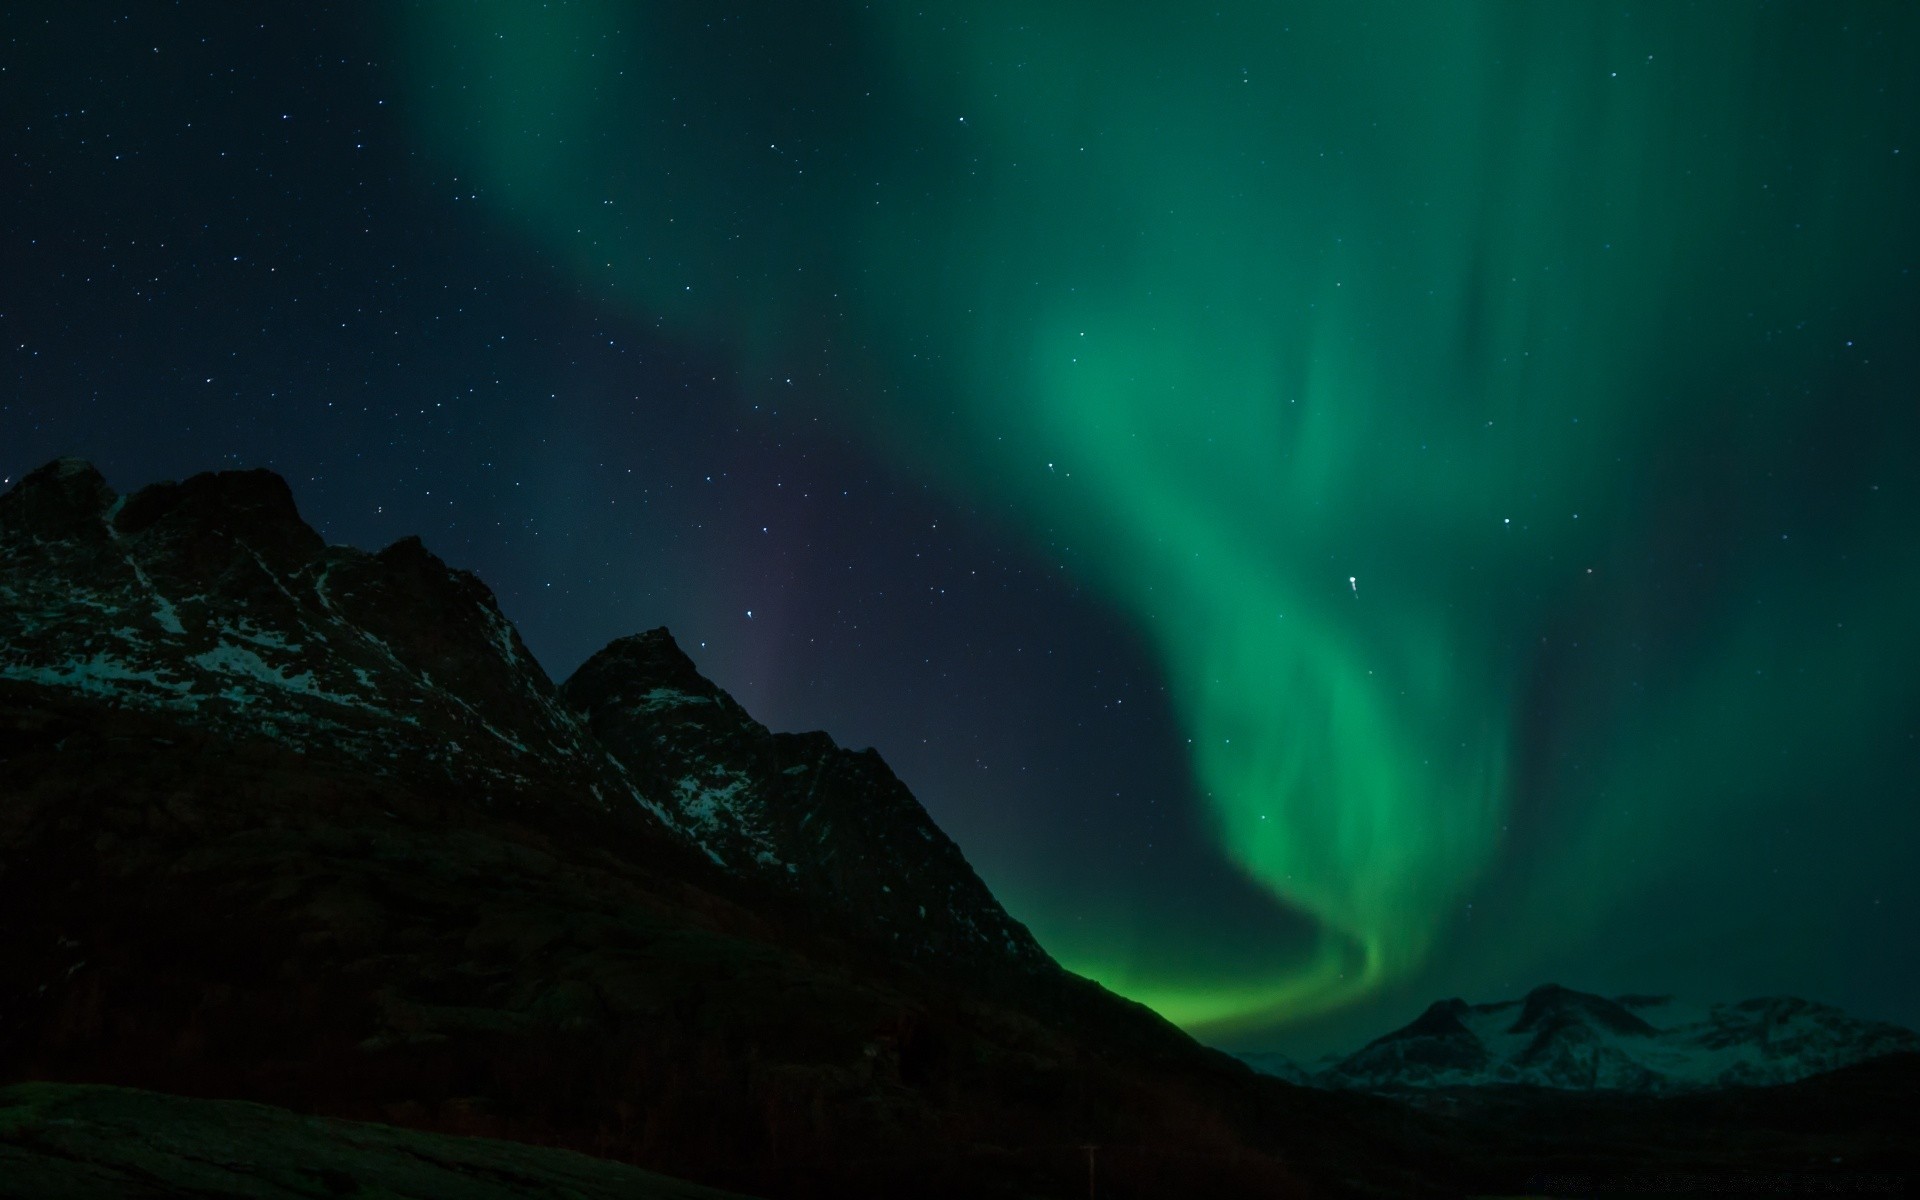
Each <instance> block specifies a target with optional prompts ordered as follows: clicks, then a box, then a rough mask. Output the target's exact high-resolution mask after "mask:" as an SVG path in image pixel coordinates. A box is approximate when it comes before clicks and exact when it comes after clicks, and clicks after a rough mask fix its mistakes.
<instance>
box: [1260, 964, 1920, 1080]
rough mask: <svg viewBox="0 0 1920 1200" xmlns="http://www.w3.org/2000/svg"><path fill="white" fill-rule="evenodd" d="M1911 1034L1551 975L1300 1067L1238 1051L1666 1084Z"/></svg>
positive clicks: (1766, 1069) (1854, 1058)
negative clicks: (1609, 991)
mask: <svg viewBox="0 0 1920 1200" xmlns="http://www.w3.org/2000/svg"><path fill="white" fill-rule="evenodd" d="M1914 1052H1920V1035H1916V1034H1915V1033H1914V1032H1913V1031H1912V1030H1908V1029H1903V1028H1901V1027H1900V1026H1897V1025H1890V1024H1887V1023H1885V1022H1881V1021H1863V1020H1858V1019H1856V1018H1854V1017H1850V1016H1848V1015H1847V1014H1846V1013H1844V1012H1842V1011H1840V1010H1839V1009H1837V1008H1833V1007H1831V1006H1828V1005H1824V1004H1814V1003H1810V1002H1808V1001H1805V1000H1796V999H1793V998H1792V997H1769V998H1765V999H1757V1000H1745V1001H1741V1002H1739V1003H1731V1004H1712V1005H1706V1006H1698V1005H1689V1004H1685V1003H1681V1002H1679V1001H1676V1000H1675V999H1673V998H1672V997H1670V996H1616V997H1612V998H1608V997H1605V996H1596V995H1592V994H1589V993H1587V992H1578V991H1574V990H1572V989H1571V988H1564V987H1559V986H1555V985H1552V984H1549V985H1546V986H1544V987H1538V988H1535V989H1534V990H1533V991H1531V992H1528V993H1527V995H1526V996H1525V997H1524V998H1523V999H1519V1000H1504V1001H1499V1002H1496V1003H1492V1004H1468V1003H1467V1002H1466V1001H1464V1000H1457V999H1456V1000H1442V1001H1439V1002H1438V1003H1436V1004H1434V1005H1432V1006H1431V1007H1429V1008H1428V1009H1427V1010H1426V1011H1425V1012H1424V1013H1422V1014H1420V1016H1419V1017H1418V1018H1416V1019H1415V1020H1414V1021H1413V1022H1412V1023H1411V1024H1409V1025H1407V1026H1405V1027H1404V1028H1401V1029H1396V1030H1394V1031H1393V1032H1392V1033H1389V1034H1386V1035H1385V1036H1383V1037H1379V1038H1375V1039H1374V1040H1373V1041H1371V1042H1369V1043H1368V1044H1367V1045H1366V1046H1364V1047H1362V1048H1361V1049H1360V1050H1358V1051H1356V1052H1354V1053H1352V1054H1347V1055H1336V1056H1330V1057H1328V1058H1326V1059H1323V1060H1321V1061H1320V1062H1319V1063H1317V1064H1314V1065H1313V1066H1304V1065H1302V1064H1300V1063H1297V1062H1294V1061H1292V1060H1291V1059H1288V1058H1286V1057H1285V1056H1284V1055H1278V1054H1258V1053H1250V1054H1244V1055H1242V1056H1241V1057H1242V1058H1243V1059H1245V1060H1246V1061H1247V1062H1248V1063H1249V1064H1250V1065H1252V1066H1253V1067H1255V1068H1256V1069H1257V1070H1261V1071H1265V1072H1267V1073H1269V1074H1272V1075H1276V1076H1278V1077H1280V1078H1282V1079H1286V1080H1288V1081H1290V1082H1293V1083H1299V1084H1305V1085H1309V1086H1314V1087H1325V1088H1345V1089H1352V1090H1356V1091H1365V1092H1374V1093H1379V1094H1387V1095H1393V1094H1404V1093H1419V1092H1428V1091H1437V1090H1445V1089H1456V1088H1481V1087H1491V1086H1503V1085H1517V1086H1526V1087H1538V1088H1553V1089H1557V1090H1564V1091H1615V1092H1631V1093H1643V1094H1652V1093H1670V1092H1684V1091H1697V1090H1701V1089H1707V1088H1724V1087H1755V1086H1767V1085H1772V1084H1782V1083H1791V1082H1793V1081H1795V1080H1799V1079H1805V1078H1807V1077H1808V1076H1812V1075H1818V1074H1820V1073H1822V1072H1825V1071H1833V1070H1838V1069H1839V1068H1841V1067H1847V1066H1851V1065H1853V1064H1855V1063H1859V1062H1864V1061H1866V1060H1869V1059H1873V1058H1877V1057H1879V1056H1882V1055H1888V1054H1903V1053H1914Z"/></svg>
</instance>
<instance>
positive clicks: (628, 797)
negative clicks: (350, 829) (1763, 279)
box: [0, 459, 1050, 966]
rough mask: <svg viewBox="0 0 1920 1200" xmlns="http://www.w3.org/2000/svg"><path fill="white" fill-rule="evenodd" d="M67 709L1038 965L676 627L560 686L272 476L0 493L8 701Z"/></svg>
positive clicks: (81, 482)
mask: <svg viewBox="0 0 1920 1200" xmlns="http://www.w3.org/2000/svg"><path fill="white" fill-rule="evenodd" d="M7 682H11V683H12V684H15V685H27V686H39V687H47V688H54V689H59V690H61V691H65V692H70V693H79V694H82V695H84V696H87V697H90V698H93V699H95V700H98V701H101V702H104V703H106V704H108V705H111V706H116V707H128V708H134V709H140V710H145V711H149V712H156V713H164V714H167V715H169V716H171V717H173V718H175V719H178V720H180V721H182V722H185V723H187V724H189V725H191V726H192V727H194V728H196V729H200V730H209V731H213V732H216V733H219V734H222V735H226V736H231V737H236V738H267V739H270V740H272V741H274V742H276V743H279V744H281V745H285V746H291V747H293V748H295V749H298V750H299V751H300V752H301V753H302V754H304V755H307V756H309V757H310V758H312V759H314V760H315V761H317V762H332V763H336V764H339V765H341V766H343V767H347V768H350V769H352V770H355V771H360V770H369V769H370V770H371V771H373V772H374V773H375V774H377V775H379V776H383V777H387V778H392V779H396V780H400V781H414V782H430V783H432V784H434V785H435V786H436V787H438V788H445V787H446V786H447V785H449V784H451V785H453V787H454V789H455V790H456V792H457V793H459V794H462V795H467V796H471V797H472V798H474V799H476V800H480V801H489V802H490V801H502V800H512V801H516V802H530V803H535V804H540V805H546V806H553V807H564V806H569V805H572V806H578V807H581V808H585V809H590V810H598V811H601V812H615V813H619V812H627V813H631V814H633V815H634V817H635V819H638V820H641V821H652V822H654V823H656V824H657V825H658V826H660V827H662V829H663V830H664V832H665V834H666V836H668V837H669V838H672V839H675V840H677V841H679V842H681V843H682V844H684V845H685V846H687V847H689V848H690V849H692V850H693V851H694V852H695V853H697V854H699V855H701V856H704V857H705V858H707V859H709V860H711V861H712V862H713V863H715V864H717V865H718V866H719V868H720V869H721V870H723V871H724V872H726V873H728V874H731V875H734V876H737V877H741V878H744V879H751V880H753V881H755V882H756V883H757V884H769V885H771V886H773V887H776V888H778V889H782V890H784V891H787V892H789V893H791V894H794V895H796V896H799V897H803V898H804V899H805V901H806V902H807V903H809V904H813V905H816V906H819V907H820V908H821V909H822V911H823V912H825V913H828V914H830V917H831V919H830V920H829V921H828V924H829V925H832V926H834V927H837V928H840V929H845V930H846V931H848V932H853V933H856V934H857V935H859V936H861V937H863V938H865V939H866V940H869V941H873V942H877V943H878V944H879V945H880V946H882V947H884V948H886V949H887V950H889V951H892V952H897V953H899V954H902V955H905V956H908V957H914V958H951V957H953V956H955V955H959V956H962V957H964V958H967V959H972V960H978V959H979V958H981V957H982V956H986V957H989V958H991V959H994V960H996V961H1001V962H1011V963H1014V964H1018V965H1022V966H1038V965H1042V964H1048V963H1050V960H1049V959H1048V958H1047V957H1046V955H1045V953H1044V951H1042V950H1041V949H1040V947H1039V945H1038V944H1037V943H1036V942H1035V941H1034V940H1033V938H1032V936H1031V935H1030V934H1029V933H1028V932H1027V930H1026V928H1025V927H1024V926H1022V925H1021V924H1020V923H1019V922H1017V921H1015V920H1013V919H1012V918H1011V917H1009V916H1008V915H1007V913H1006V911H1005V910H1004V909H1002V908H1001V907H1000V905H999V903H998V902H997V901H995V900H994V899H993V897H992V895H991V894H990V893H989V892H988V891H987V889H986V887H985V886H984V885H983V884H982V883H981V882H980V880H979V878H978V877H977V876H976V875H975V874H974V873H973V870H972V869H971V868H970V867H969V866H968V865H967V863H966V860H965V859H964V858H963V857H962V856H961V853H960V851H959V849H958V848H957V847H956V846H954V844H953V843H952V842H951V841H950V840H949V839H948V838H947V837H946V835H945V834H943V833H941V832H940V830H939V829H938V827H936V826H935V825H934V824H933V822H932V821H931V820H930V819H929V818H928V817H927V815H926V812H925V811H924V810H923V809H922V808H921V807H920V805H919V803H918V802H917V801H915V800H914V798H913V796H912V794H911V793H910V792H908V790H907V789H906V787H905V785H903V784H902V783H901V782H900V781H899V780H898V779H897V778H895V777H894V775H893V773H892V772H891V771H889V770H888V769H887V766H886V764H885V763H884V762H882V761H881V759H880V757H879V755H878V754H876V753H874V752H872V751H866V752H863V753H853V752H850V751H846V750H842V749H840V748H839V747H837V746H835V745H834V744H833V742H832V740H831V739H829V738H828V737H827V736H826V735H825V734H820V733H814V734H805V735H799V736H793V735H774V734H770V733H768V731H767V730H766V729H765V728H764V727H763V726H761V725H759V724H758V723H756V722H755V721H753V720H752V718H750V717H748V716H747V714H746V713H745V712H744V711H743V710H742V709H741V708H740V706H739V705H738V704H736V703H734V701H733V699H732V698H731V697H729V696H728V695H726V693H724V692H722V691H721V690H720V689H719V688H718V687H716V686H715V685H714V684H712V683H711V682H709V681H708V680H706V679H704V678H702V677H701V676H700V675H699V673H698V672H697V671H696V670H695V669H694V667H693V664H692V663H691V662H690V661H688V660H687V658H686V656H685V655H684V654H682V653H681V652H680V650H679V648H678V647H677V646H675V645H674V644H673V641H672V639H671V637H669V636H668V635H667V633H666V631H665V630H656V631H654V632H652V633H648V634H643V635H640V636H638V637H632V638H625V639H622V640H620V641H617V642H615V643H614V644H613V645H611V646H609V647H607V649H605V650H604V651H602V652H601V653H600V654H598V655H596V656H595V657H594V658H593V659H592V660H591V661H589V662H588V663H587V664H586V665H585V666H583V667H582V668H581V669H580V671H579V672H578V673H577V674H576V675H575V676H574V678H573V680H571V681H570V682H569V684H568V685H567V688H566V689H565V691H564V693H563V691H562V690H561V689H559V688H556V687H555V686H554V684H553V683H552V682H551V681H550V680H549V679H548V678H547V676H546V673H545V672H544V671H542V670H541V668H540V665H539V664H538V663H537V662H535V661H534V659H533V657H532V656H531V655H530V654H528V653H527V650H526V647H525V646H524V645H523V644H522V642H521V640H520V637H519V634H518V633H517V632H516V631H515V630H514V628H513V626H512V624H511V623H510V622H509V621H508V620H507V619H506V618H505V616H503V615H502V614H501V612H500V610H499V607H498V606H497V605H496V603H495V602H494V598H493V594H492V593H491V592H490V591H489V590H488V589H487V587H486V585H485V584H483V583H481V582H480V580H479V579H477V578H476V577H474V576H473V575H471V574H468V573H467V572H464V571H458V570H454V569H452V568H450V567H448V566H447V565H446V564H445V563H443V562H441V561H440V560H439V559H438V558H435V557H434V556H433V555H432V554H431V553H429V552H428V551H427V550H426V548H425V547H424V546H422V545H421V543H420V541H419V540H418V539H417V538H407V539H404V540H402V541H399V542H396V543H394V544H393V545H392V546H389V547H387V548H386V549H385V550H382V551H380V552H379V553H377V554H369V553H366V552H364V551H361V550H356V549H352V548H348V547H341V546H328V545H326V544H325V543H324V542H323V540H322V539H321V537H320V536H319V535H318V534H317V533H315V532H314V530H313V529H312V528H311V527H309V526H308V525H307V524H306V523H305V522H304V521H302V520H301V518H300V516H299V513H298V512H297V511H296V509H295V507H294V501H293V497H292V494H291V492H290V491H289V490H288V488H287V485H286V483H285V482H284V481H282V480H281V479H280V478H279V477H278V476H276V475H274V474H272V473H270V472H266V471H234V472H219V473H213V474H205V475H198V476H195V477H194V478H192V479H189V480H187V481H185V482H184V483H161V484H155V485H153V486H151V487H147V488H144V489H142V490H140V491H139V492H137V493H135V494H133V495H131V496H117V495H115V494H114V493H113V491H112V490H111V489H110V488H108V486H107V484H106V482H105V480H104V479H102V478H101V476H100V474H99V473H98V472H97V471H95V470H94V469H93V467H92V466H90V465H89V464H87V463H85V462H82V461H79V460H76V459H63V460H61V461H59V462H56V463H52V464H49V465H48V466H46V467H43V468H41V469H40V470H38V471H35V472H33V473H32V474H30V475H28V476H26V477H25V478H24V479H22V480H21V481H20V482H19V483H18V484H17V485H16V486H15V487H14V488H13V489H12V490H11V491H9V492H7V493H6V494H5V495H4V496H0V683H7Z"/></svg>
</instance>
